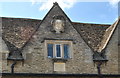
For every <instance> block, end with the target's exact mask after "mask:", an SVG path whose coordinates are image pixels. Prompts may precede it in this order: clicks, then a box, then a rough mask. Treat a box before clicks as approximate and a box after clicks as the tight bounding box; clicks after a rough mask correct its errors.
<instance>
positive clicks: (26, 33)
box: [2, 17, 41, 48]
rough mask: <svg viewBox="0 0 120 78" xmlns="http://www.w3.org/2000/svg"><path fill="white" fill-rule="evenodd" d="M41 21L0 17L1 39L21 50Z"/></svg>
mask: <svg viewBox="0 0 120 78" xmlns="http://www.w3.org/2000/svg"><path fill="white" fill-rule="evenodd" d="M40 22H41V20H34V19H24V18H5V17H2V37H4V38H5V39H6V40H7V41H9V42H10V43H11V44H13V45H15V46H16V47H17V48H21V47H22V46H23V45H24V44H25V43H26V42H27V41H28V40H29V38H30V36H31V35H32V33H33V32H35V30H36V28H37V27H38V25H39V23H40Z"/></svg>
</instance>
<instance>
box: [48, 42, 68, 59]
mask: <svg viewBox="0 0 120 78" xmlns="http://www.w3.org/2000/svg"><path fill="white" fill-rule="evenodd" d="M47 54H48V58H65V59H68V58H70V45H69V44H64V43H61V44H56V43H53V44H51V43H50V44H47Z"/></svg>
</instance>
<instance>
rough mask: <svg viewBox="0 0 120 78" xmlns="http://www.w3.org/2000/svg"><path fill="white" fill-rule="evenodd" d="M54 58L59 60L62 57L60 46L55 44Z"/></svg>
mask: <svg viewBox="0 0 120 78" xmlns="http://www.w3.org/2000/svg"><path fill="white" fill-rule="evenodd" d="M56 57H57V58H61V57H62V50H61V45H60V44H56Z"/></svg>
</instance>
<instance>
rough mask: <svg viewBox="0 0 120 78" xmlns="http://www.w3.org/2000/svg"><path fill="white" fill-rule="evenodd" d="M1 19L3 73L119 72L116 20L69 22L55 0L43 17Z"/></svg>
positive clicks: (117, 73)
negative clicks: (102, 22)
mask: <svg viewBox="0 0 120 78" xmlns="http://www.w3.org/2000/svg"><path fill="white" fill-rule="evenodd" d="M1 19H2V22H1V24H2V30H3V31H2V37H1V40H2V41H1V43H2V46H1V50H0V51H1V55H2V60H1V67H2V70H1V71H2V73H3V74H8V73H11V74H13V73H22V74H25V73H26V74H29V73H32V74H34V73H36V74H45V75H46V74H63V75H66V74H69V75H71V74H74V75H77V74H78V75H79V76H81V75H88V74H95V77H96V78H97V74H98V75H99V76H101V75H102V74H108V75H109V74H113V75H119V74H120V72H119V56H118V55H119V53H118V45H119V44H118V42H119V41H118V36H119V35H118V26H119V25H120V24H119V22H120V20H119V19H118V20H117V21H116V22H115V23H114V24H112V25H104V24H88V23H77V22H72V21H71V20H70V19H69V18H68V16H67V15H66V14H65V13H64V11H63V10H62V9H61V8H60V6H59V5H58V4H57V3H54V5H53V7H52V8H51V9H50V11H49V12H48V13H47V14H46V16H45V17H44V19H43V20H35V19H23V18H5V17H2V18H1ZM3 77H4V76H3ZM116 77H117V76H116ZM119 77H120V76H119ZM26 78H27V77H26ZM36 78H37V77H36ZM46 78H47V77H46ZM81 78H82V77H81ZM86 78H87V77H86Z"/></svg>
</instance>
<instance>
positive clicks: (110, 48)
mask: <svg viewBox="0 0 120 78" xmlns="http://www.w3.org/2000/svg"><path fill="white" fill-rule="evenodd" d="M106 56H107V59H108V62H107V64H106V65H104V66H103V67H102V71H103V73H108V74H110V73H112V74H118V71H119V70H118V58H119V57H118V28H117V29H116V30H115V32H114V33H113V35H112V37H111V39H110V41H109V43H108V45H107V47H106Z"/></svg>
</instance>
